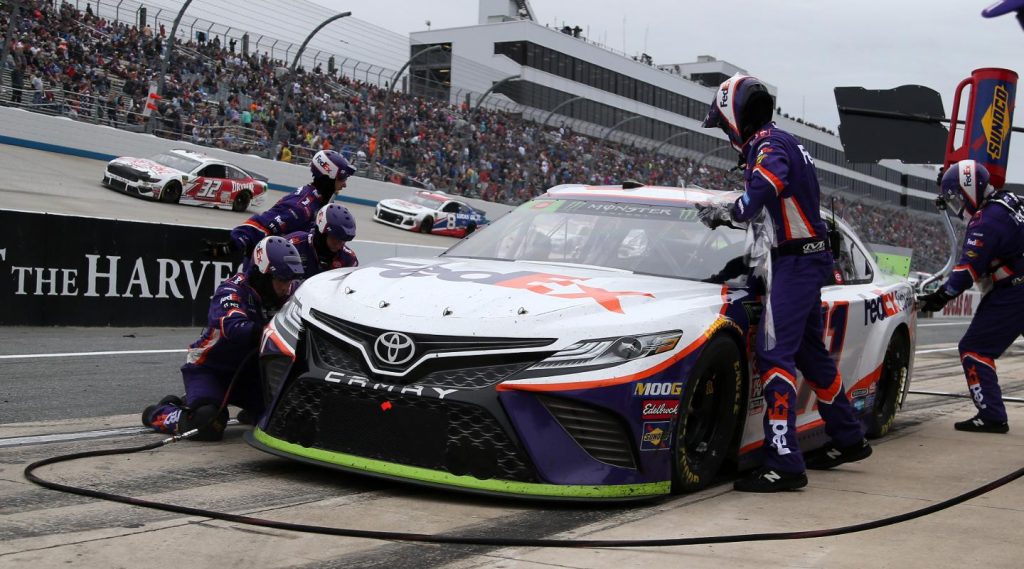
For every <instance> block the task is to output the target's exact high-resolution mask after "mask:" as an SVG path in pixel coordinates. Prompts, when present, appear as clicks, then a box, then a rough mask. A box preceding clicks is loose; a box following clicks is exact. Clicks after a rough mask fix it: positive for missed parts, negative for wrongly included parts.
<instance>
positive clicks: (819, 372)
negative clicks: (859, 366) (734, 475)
mask: <svg viewBox="0 0 1024 569" xmlns="http://www.w3.org/2000/svg"><path fill="white" fill-rule="evenodd" d="M742 156H744V157H745V159H746V169H745V171H744V179H745V186H746V191H745V192H744V194H743V195H742V196H741V197H740V198H738V199H737V200H736V202H735V203H734V204H733V206H732V208H731V211H730V213H731V216H732V218H733V219H734V220H736V221H749V220H751V219H753V218H754V217H755V216H756V215H757V214H758V213H759V212H760V211H761V209H762V208H764V209H765V210H766V211H767V213H768V216H769V217H770V218H771V221H772V222H773V225H774V227H775V232H776V235H775V243H776V246H775V247H774V248H773V249H772V252H771V257H772V269H771V271H772V276H771V279H772V282H771V286H770V293H769V298H768V299H767V303H768V304H770V308H766V313H767V312H770V313H771V322H766V321H762V325H761V326H760V327H759V329H758V333H757V346H756V353H757V361H758V365H759V370H760V374H761V381H762V384H763V386H764V397H765V402H766V406H767V412H766V414H765V418H764V430H765V448H764V466H765V467H766V468H769V469H772V470H775V471H778V472H783V473H790V474H796V473H803V472H804V469H805V464H804V458H803V455H802V454H801V452H800V447H799V445H798V444H797V431H796V409H795V404H796V400H797V392H796V387H797V386H796V370H797V369H798V368H799V369H800V371H801V372H803V375H804V377H805V379H806V380H807V381H808V382H809V383H810V385H811V387H812V389H813V390H814V392H815V394H817V397H818V409H819V412H820V413H821V417H822V418H823V419H824V420H825V431H826V433H827V434H828V436H829V437H831V438H832V441H833V443H834V444H836V445H838V446H839V447H853V446H855V445H859V444H861V443H862V441H863V440H864V432H863V429H862V427H861V424H860V422H859V420H858V419H857V417H856V416H855V415H854V412H853V407H852V406H851V405H850V401H849V399H848V398H847V396H846V393H845V391H844V389H843V382H842V378H841V377H840V375H839V370H838V369H837V368H836V364H835V362H834V361H833V360H832V357H831V356H830V355H829V353H828V351H827V350H826V349H825V346H824V343H823V342H822V320H821V286H822V284H823V283H824V282H826V279H827V278H828V277H829V276H830V275H831V273H832V268H833V259H832V254H831V252H830V251H829V248H828V246H827V227H826V226H825V223H824V222H823V221H822V220H821V217H820V214H819V201H820V195H821V193H820V188H819V187H818V181H817V177H816V173H815V168H814V165H813V163H812V162H811V159H810V156H809V155H808V154H807V152H806V151H805V150H804V149H803V147H802V146H801V145H800V144H799V142H798V141H797V140H796V138H794V137H793V136H792V135H791V134H789V133H788V132H785V131H783V130H779V129H778V128H777V127H776V126H775V123H768V124H766V125H765V126H764V127H763V128H762V129H761V130H760V131H759V132H757V134H755V135H754V136H753V137H751V139H750V140H749V141H748V142H747V143H746V144H745V145H744V147H743V149H742ZM765 320H768V319H767V318H765ZM772 324H773V325H774V337H775V338H774V345H771V342H770V341H769V339H768V337H767V335H766V334H769V335H770V334H771V333H770V332H767V331H768V330H769V329H770V328H771V327H772Z"/></svg>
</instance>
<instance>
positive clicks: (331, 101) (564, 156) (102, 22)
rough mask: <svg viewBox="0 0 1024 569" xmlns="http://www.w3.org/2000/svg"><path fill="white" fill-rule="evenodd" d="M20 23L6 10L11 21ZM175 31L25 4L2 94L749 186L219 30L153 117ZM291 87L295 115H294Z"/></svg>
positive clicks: (448, 162)
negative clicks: (152, 100) (306, 62)
mask: <svg viewBox="0 0 1024 569" xmlns="http://www.w3.org/2000/svg"><path fill="white" fill-rule="evenodd" d="M87 6H88V4H87ZM26 7H27V8H26ZM7 25H8V24H7V14H6V13H5V14H4V15H3V17H0V29H7ZM166 35H167V30H165V29H164V26H163V25H160V26H159V27H158V29H153V28H152V27H151V26H149V25H146V26H145V27H143V28H142V29H139V28H138V27H136V26H134V25H130V24H127V23H124V22H112V21H110V20H107V19H104V18H101V17H99V16H98V15H96V14H95V13H93V11H92V8H91V6H88V7H87V10H86V12H85V13H81V12H79V11H78V10H77V9H76V8H75V6H73V5H72V4H69V3H67V2H63V3H62V4H61V5H60V6H59V7H56V8H55V7H54V4H53V3H51V2H49V1H40V0H34V1H32V2H25V3H23V8H22V10H21V12H20V16H19V18H17V20H16V21H15V26H14V37H13V38H12V41H11V43H10V45H9V46H8V48H9V49H8V56H7V58H6V61H5V62H3V63H4V66H3V67H5V68H6V69H5V74H7V75H8V76H9V79H8V80H7V81H5V82H4V83H3V87H4V88H5V89H6V90H5V91H4V92H3V94H0V102H2V103H3V104H14V105H20V106H25V107H27V108H30V109H33V110H37V111H41V112H49V113H51V114H62V115H66V116H70V117H72V118H75V119H78V120H88V121H92V122H96V123H101V124H109V125H112V126H117V127H119V128H127V129H132V130H143V129H144V128H145V126H146V124H147V122H148V121H150V120H153V121H155V123H156V125H157V127H156V134H157V135H159V136H164V137H168V138H172V139H181V140H188V141H191V142H194V143H197V144H201V145H206V146H215V147H219V148H224V149H227V150H232V151H237V152H242V153H257V154H262V155H265V156H275V157H276V158H278V159H281V160H289V161H297V162H298V161H308V159H309V158H310V157H311V156H312V154H313V153H315V152H316V151H318V150H320V149H334V150H338V151H339V152H342V153H343V154H345V155H346V156H348V157H349V158H350V159H353V161H354V162H356V163H357V164H359V165H361V166H364V168H363V169H364V170H365V166H366V165H367V164H368V163H371V162H372V163H373V166H374V169H375V171H377V172H382V173H383V175H384V176H386V179H388V180H390V181H392V182H396V183H399V184H404V185H409V186H416V187H422V188H426V189H431V190H442V191H447V192H449V193H452V194H457V195H462V196H466V197H473V198H480V199H483V200H487V201H493V202H500V203H504V204H511V205H515V204H519V203H522V202H524V201H526V200H528V199H530V198H532V197H534V196H535V195H538V194H539V193H541V192H543V191H544V189H546V188H547V187H550V186H553V185H556V184H562V183H585V184H615V183H620V182H621V181H623V180H636V181H639V182H642V183H645V184H657V185H666V186H683V185H699V186H702V187H706V188H716V189H737V188H740V187H742V186H741V183H740V177H739V176H738V175H737V174H735V173H730V172H727V171H725V170H721V169H718V168H715V167H711V166H710V165H701V166H700V167H699V168H696V165H695V164H694V162H693V161H692V160H689V159H685V158H679V157H674V156H669V155H665V154H657V153H654V152H653V151H652V150H650V149H646V148H641V147H635V146H628V145H621V144H616V143H612V142H602V141H599V140H597V139H596V138H594V137H591V136H586V135H584V134H581V133H579V132H576V131H574V130H572V129H571V128H569V127H567V126H565V125H559V126H556V127H553V128H552V127H547V126H542V125H540V124H538V123H536V122H532V121H529V120H526V119H524V118H523V117H522V116H520V115H518V114H515V113H510V112H507V111H503V110H494V109H485V108H477V109H470V108H468V107H467V106H466V105H465V104H463V105H452V104H450V103H449V101H447V100H439V99H434V98H428V97H419V96H413V95H409V94H404V93H398V92H391V91H390V90H389V89H387V88H386V86H378V85H373V84H370V83H366V82H362V81H358V80H355V79H353V78H350V77H348V76H344V75H342V74H340V73H339V72H338V71H337V70H334V71H333V72H331V71H324V70H323V69H322V67H321V66H320V65H317V66H316V68H315V69H313V70H311V71H305V70H300V71H299V72H297V73H296V74H295V75H294V76H292V77H288V74H287V72H286V69H285V66H286V63H285V62H282V61H279V60H274V59H272V58H271V57H270V56H269V55H268V54H267V53H262V54H260V53H248V54H246V53H242V52H241V51H240V50H238V49H236V48H237V47H238V46H237V45H236V42H235V40H229V41H228V42H227V43H228V45H222V44H221V40H220V38H213V39H210V40H209V41H205V40H204V41H197V40H196V39H194V38H192V39H189V41H187V42H185V43H176V45H175V50H174V54H173V59H172V61H171V64H170V66H169V67H168V72H167V75H166V78H165V82H166V84H165V88H164V91H163V97H162V99H160V100H158V101H157V102H156V105H155V110H154V111H153V115H154V117H155V118H153V119H150V118H149V117H148V116H147V114H148V113H144V109H145V108H146V105H147V98H148V95H149V85H150V83H151V82H157V81H158V75H159V70H160V68H161V60H160V54H161V52H162V50H163V47H164V42H165V41H166V39H167V37H166ZM285 89H287V90H289V93H288V97H287V99H288V107H289V109H288V111H289V112H288V113H282V112H281V104H282V100H281V99H282V96H281V95H282V93H283V92H284V90H285ZM283 115H284V116H286V118H285V119H284V124H282V125H280V126H281V128H280V130H281V132H282V133H283V136H284V138H285V141H286V144H284V145H282V146H281V147H280V148H278V146H277V145H275V144H273V142H272V139H273V136H274V133H275V132H276V131H277V130H278V127H279V125H278V120H280V119H281V117H282V116H283ZM825 205H826V206H827V205H828V204H825ZM836 210H837V212H836V213H837V215H840V216H841V217H843V218H844V219H845V220H846V221H847V222H849V223H850V224H851V225H852V226H853V227H854V228H855V229H857V230H858V231H859V232H860V233H861V237H862V238H863V239H865V240H866V241H868V242H871V243H882V244H887V245H893V246H898V247H908V248H913V249H914V252H915V254H914V264H913V265H914V266H913V268H914V269H915V270H923V271H935V270H937V269H938V268H939V267H941V266H942V264H943V263H944V262H945V255H946V252H947V251H948V244H947V242H946V237H945V232H944V230H943V229H942V225H941V221H940V220H939V218H938V217H937V216H935V215H928V214H923V213H920V212H909V211H907V210H905V209H902V208H895V207H892V206H886V205H882V204H873V203H869V202H867V201H857V200H855V199H853V197H852V196H844V197H841V198H840V199H838V200H837V202H836Z"/></svg>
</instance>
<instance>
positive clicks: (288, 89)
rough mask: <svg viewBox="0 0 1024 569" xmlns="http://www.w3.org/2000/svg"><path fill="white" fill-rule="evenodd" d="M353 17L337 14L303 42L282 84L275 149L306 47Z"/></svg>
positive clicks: (325, 21)
mask: <svg viewBox="0 0 1024 569" xmlns="http://www.w3.org/2000/svg"><path fill="white" fill-rule="evenodd" d="M189 1H191V0H189ZM351 15H352V12H342V13H340V14H335V15H333V16H331V17H330V18H327V19H326V20H324V21H322V22H320V25H319V26H317V27H315V28H313V31H311V32H309V35H308V36H306V39H305V40H304V41H303V42H302V45H301V46H300V47H299V51H298V52H297V53H296V54H295V59H294V60H292V66H291V67H289V68H288V74H287V75H285V77H284V80H283V81H282V82H281V85H282V89H283V90H284V94H283V95H282V96H281V111H280V112H279V113H278V117H277V124H276V125H274V140H273V142H274V143H275V144H274V145H273V148H276V143H277V142H279V141H280V139H281V129H282V128H284V118H285V117H284V115H285V113H286V112H287V109H288V99H290V98H291V94H292V86H291V84H290V83H291V80H292V76H293V75H294V74H295V68H296V67H298V66H299V59H300V58H301V57H302V52H304V51H306V46H307V45H309V40H311V39H313V36H315V35H316V33H317V32H319V31H320V30H322V29H323V28H324V26H326V25H327V24H330V23H331V22H333V21H335V20H340V19H341V18H347V17H348V16H351ZM271 158H272V159H273V158H276V153H275V155H274V156H271Z"/></svg>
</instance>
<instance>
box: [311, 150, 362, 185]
mask: <svg viewBox="0 0 1024 569" xmlns="http://www.w3.org/2000/svg"><path fill="white" fill-rule="evenodd" d="M309 171H310V172H312V173H313V179H314V180H315V179H317V178H327V179H329V180H337V179H338V178H341V179H345V178H348V177H349V176H351V175H352V174H355V172H356V169H355V168H353V167H352V165H351V164H349V163H348V160H345V157H344V156H342V155H341V154H338V153H337V152H335V151H333V150H321V151H320V152H317V153H316V154H315V155H313V160H312V161H310V163H309Z"/></svg>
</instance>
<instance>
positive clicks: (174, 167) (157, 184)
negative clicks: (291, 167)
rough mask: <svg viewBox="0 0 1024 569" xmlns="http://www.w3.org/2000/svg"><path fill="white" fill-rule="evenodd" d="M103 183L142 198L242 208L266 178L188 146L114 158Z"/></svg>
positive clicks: (255, 198) (257, 195)
mask: <svg viewBox="0 0 1024 569" xmlns="http://www.w3.org/2000/svg"><path fill="white" fill-rule="evenodd" d="M103 185H104V186H107V187H108V188H113V189H115V190H119V191H122V192H124V193H127V194H132V195H136V196H139V197H142V198H149V199H152V200H159V201H162V202H167V203H182V204H187V205H198V206H205V207H213V208H219V207H230V208H231V209H232V210H233V211H245V210H246V209H248V208H249V205H250V204H254V205H259V204H260V203H262V201H263V196H264V195H265V194H266V193H267V178H265V177H263V176H260V175H258V174H254V173H252V172H248V171H246V170H243V169H242V168H239V167H238V166H234V165H232V164H228V163H227V162H225V161H223V160H218V159H216V158H211V157H209V156H207V155H205V154H200V153H198V152H192V151H190V150H182V149H175V150H171V151H169V152H163V153H160V154H156V155H154V156H150V157H149V158H132V157H130V156H124V157H121V158H115V159H114V160H111V161H110V163H108V164H107V168H106V170H105V171H104V173H103Z"/></svg>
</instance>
